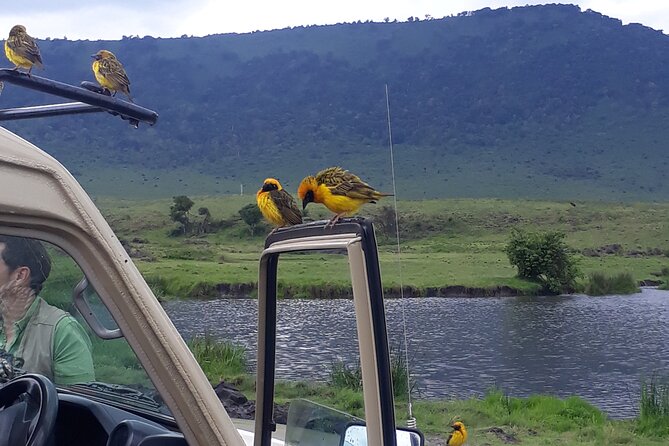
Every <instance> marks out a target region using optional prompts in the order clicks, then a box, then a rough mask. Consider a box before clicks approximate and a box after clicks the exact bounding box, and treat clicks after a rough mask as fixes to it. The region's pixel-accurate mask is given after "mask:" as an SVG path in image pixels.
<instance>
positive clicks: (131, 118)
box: [0, 68, 158, 128]
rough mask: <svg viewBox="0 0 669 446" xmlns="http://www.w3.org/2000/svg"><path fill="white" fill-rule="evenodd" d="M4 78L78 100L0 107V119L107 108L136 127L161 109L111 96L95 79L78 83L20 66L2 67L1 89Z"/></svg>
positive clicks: (153, 120) (152, 120) (152, 121)
mask: <svg viewBox="0 0 669 446" xmlns="http://www.w3.org/2000/svg"><path fill="white" fill-rule="evenodd" d="M4 82H6V83H10V84H14V85H18V86H20V87H25V88H29V89H31V90H37V91H41V92H43V93H49V94H52V95H55V96H60V97H63V98H66V99H71V100H73V101H77V102H65V103H61V104H46V105H35V106H29V107H17V108H6V109H0V121H13V120H18V119H31V118H42V117H46V116H60V115H72V114H79V113H97V112H105V111H106V112H109V113H111V114H112V115H116V116H120V117H121V119H124V120H126V121H128V122H129V123H130V124H131V125H132V126H134V127H135V128H136V127H138V125H139V123H140V122H145V123H147V124H149V125H153V124H155V123H156V121H157V120H158V113H156V112H155V111H153V110H149V109H148V108H144V107H141V106H139V105H136V104H133V103H131V102H127V101H123V100H121V99H117V98H115V97H112V96H110V95H109V94H108V92H107V91H106V90H103V89H102V88H101V87H99V86H97V85H96V84H94V83H92V82H82V83H81V86H80V87H76V86H74V85H69V84H65V83H63V82H58V81H54V80H52V79H47V78H44V77H39V76H35V75H34V74H31V75H28V74H26V73H22V72H19V71H18V70H13V69H9V68H2V69H0V91H2V84H3V83H4Z"/></svg>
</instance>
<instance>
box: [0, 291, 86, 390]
mask: <svg viewBox="0 0 669 446" xmlns="http://www.w3.org/2000/svg"><path fill="white" fill-rule="evenodd" d="M45 319H46V320H49V319H50V320H52V321H56V322H55V323H54V325H53V326H50V325H49V324H44V323H43V322H44V321H45ZM44 329H46V330H48V332H47V336H45V339H48V338H49V337H50V338H51V345H48V346H47V345H44V343H36V342H32V343H29V342H27V341H28V339H26V340H25V342H24V340H23V337H24V334H25V333H26V332H30V331H34V330H44ZM14 333H15V336H14V339H13V340H12V343H11V344H10V345H7V337H6V335H5V333H4V327H3V326H2V324H0V348H2V349H4V350H5V351H7V352H9V353H11V354H12V355H14V356H15V357H17V359H18V358H21V357H23V358H25V362H26V363H25V364H24V365H23V366H22V367H21V368H22V369H23V370H25V371H27V372H37V373H41V374H43V375H45V376H47V378H49V379H51V380H53V381H54V382H55V383H56V384H59V385H67V384H74V383H77V382H87V381H94V380H95V373H94V369H93V357H92V354H91V351H92V346H91V340H90V339H89V337H88V335H87V334H86V331H85V330H84V328H83V327H82V326H81V324H80V323H79V322H78V321H77V320H76V319H75V318H74V317H72V315H70V314H69V313H67V312H65V311H63V310H60V309H58V308H56V307H53V306H51V305H49V304H47V303H46V302H45V301H44V300H43V299H42V298H41V297H39V296H38V297H36V298H35V301H34V302H33V303H32V304H31V305H30V307H29V308H28V311H27V312H26V314H25V316H24V317H23V318H22V319H21V320H19V321H18V322H16V323H15V324H14ZM49 335H50V336H49ZM31 344H32V347H26V348H29V349H31V351H23V348H24V347H25V346H26V345H31ZM35 349H38V350H39V351H38V352H35V351H34V350H35ZM36 355H37V356H38V357H39V358H40V361H41V362H42V363H43V362H47V363H48V364H50V367H44V368H40V367H39V366H37V365H35V364H36V363H35V364H31V363H30V362H31V361H32V359H30V358H34V357H35V356H36Z"/></svg>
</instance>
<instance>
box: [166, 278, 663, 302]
mask: <svg viewBox="0 0 669 446" xmlns="http://www.w3.org/2000/svg"><path fill="white" fill-rule="evenodd" d="M661 284H662V282H660V281H654V280H641V281H639V284H638V285H639V287H657V286H660V285H661ZM154 293H155V294H156V295H158V296H174V295H177V294H179V295H181V296H183V298H187V299H224V298H225V299H245V298H249V297H251V298H255V297H256V296H257V294H258V286H257V284H256V283H253V282H238V283H228V282H225V283H218V284H212V283H198V284H196V285H194V286H193V288H192V289H191V291H190V292H187V293H173V292H171V291H169V290H165V289H162V288H161V287H159V288H158V289H157V290H155V289H154ZM277 294H278V296H279V299H352V298H353V295H352V290H351V288H350V286H348V285H347V286H344V285H338V284H320V285H295V284H285V283H279V284H278V293H277ZM544 294H545V293H544V292H543V290H542V289H541V288H540V287H539V286H538V285H537V287H536V288H535V289H534V290H533V289H529V288H528V289H520V288H514V287H511V286H508V285H496V286H492V287H469V286H464V285H445V286H441V287H418V286H414V285H405V286H404V287H403V289H402V290H401V289H400V287H398V286H387V287H384V289H383V295H384V298H386V299H399V298H401V297H404V298H421V297H443V298H449V297H458V298H463V297H464V298H475V297H494V298H499V297H519V296H540V295H544ZM171 299H172V298H171V297H161V299H160V300H171Z"/></svg>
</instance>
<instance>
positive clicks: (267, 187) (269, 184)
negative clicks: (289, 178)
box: [260, 178, 283, 192]
mask: <svg viewBox="0 0 669 446" xmlns="http://www.w3.org/2000/svg"><path fill="white" fill-rule="evenodd" d="M281 189H283V187H281V183H279V180H276V179H274V178H266V179H265V181H263V183H262V188H261V189H260V191H261V192H269V191H271V190H281Z"/></svg>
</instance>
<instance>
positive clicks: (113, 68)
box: [99, 59, 130, 88]
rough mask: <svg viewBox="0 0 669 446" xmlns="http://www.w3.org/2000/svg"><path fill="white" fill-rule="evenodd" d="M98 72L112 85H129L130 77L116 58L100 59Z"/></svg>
mask: <svg viewBox="0 0 669 446" xmlns="http://www.w3.org/2000/svg"><path fill="white" fill-rule="evenodd" d="M99 71H100V74H101V75H103V76H104V77H105V78H107V80H108V81H109V82H111V83H113V84H114V85H119V86H123V87H126V88H128V87H129V86H130V79H128V75H127V74H125V70H124V69H123V65H121V62H119V61H118V60H116V59H102V60H101V61H100V65H99Z"/></svg>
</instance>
